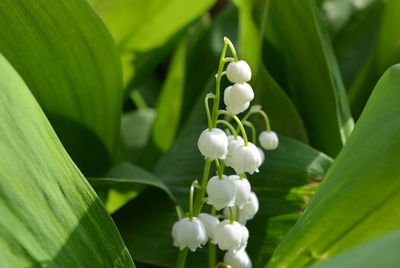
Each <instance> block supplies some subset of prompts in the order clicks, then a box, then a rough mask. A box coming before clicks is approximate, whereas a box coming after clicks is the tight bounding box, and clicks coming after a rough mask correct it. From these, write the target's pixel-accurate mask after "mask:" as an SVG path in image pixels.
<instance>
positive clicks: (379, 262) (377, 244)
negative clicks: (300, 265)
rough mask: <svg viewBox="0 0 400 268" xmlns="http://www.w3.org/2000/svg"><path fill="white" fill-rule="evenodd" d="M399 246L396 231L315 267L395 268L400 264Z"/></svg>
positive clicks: (399, 238)
mask: <svg viewBox="0 0 400 268" xmlns="http://www.w3.org/2000/svg"><path fill="white" fill-rule="evenodd" d="M399 244H400V231H394V232H391V233H389V234H386V235H384V236H382V237H379V238H378V239H375V240H373V241H371V242H368V243H364V244H362V245H361V246H358V247H354V248H351V249H349V250H347V251H345V252H343V253H342V254H339V255H337V256H335V257H333V258H332V259H329V260H328V261H326V262H322V263H321V264H319V265H316V266H313V267H315V268H337V267H352V268H376V267H379V268H395V267H398V266H399V263H400V255H399Z"/></svg>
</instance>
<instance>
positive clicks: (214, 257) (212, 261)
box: [208, 207, 217, 268]
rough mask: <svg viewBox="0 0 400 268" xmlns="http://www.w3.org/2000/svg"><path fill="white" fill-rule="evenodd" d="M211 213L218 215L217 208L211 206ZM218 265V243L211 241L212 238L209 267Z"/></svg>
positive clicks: (209, 245) (209, 244)
mask: <svg viewBox="0 0 400 268" xmlns="http://www.w3.org/2000/svg"><path fill="white" fill-rule="evenodd" d="M211 215H213V216H215V215H217V210H216V209H215V207H212V208H211ZM216 265H217V245H215V244H213V243H211V240H209V241H208V267H209V268H215V266H216Z"/></svg>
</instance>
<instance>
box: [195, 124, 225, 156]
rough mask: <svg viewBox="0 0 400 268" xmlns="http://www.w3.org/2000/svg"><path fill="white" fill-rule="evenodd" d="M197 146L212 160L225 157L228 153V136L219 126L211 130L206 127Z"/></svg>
mask: <svg viewBox="0 0 400 268" xmlns="http://www.w3.org/2000/svg"><path fill="white" fill-rule="evenodd" d="M197 146H198V147H199V150H200V152H201V154H202V155H203V156H204V157H206V158H209V159H210V160H215V159H216V158H220V159H225V157H226V155H227V154H228V138H227V137H226V134H225V132H223V131H222V130H221V129H219V128H213V129H212V130H211V131H210V130H208V129H205V130H204V131H203V132H202V133H201V135H200V137H199V140H198V142H197Z"/></svg>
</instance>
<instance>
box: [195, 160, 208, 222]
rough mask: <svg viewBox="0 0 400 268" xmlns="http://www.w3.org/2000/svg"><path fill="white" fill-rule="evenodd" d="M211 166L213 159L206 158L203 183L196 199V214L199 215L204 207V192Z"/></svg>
mask: <svg viewBox="0 0 400 268" xmlns="http://www.w3.org/2000/svg"><path fill="white" fill-rule="evenodd" d="M210 166H211V160H210V159H208V158H207V159H206V160H205V162H204V169H203V176H202V178H201V185H200V192H199V193H198V194H196V198H195V200H194V207H193V208H194V210H193V212H194V216H195V217H197V216H198V215H199V214H200V211H201V208H202V207H203V203H204V194H205V193H206V188H207V182H208V176H209V174H210Z"/></svg>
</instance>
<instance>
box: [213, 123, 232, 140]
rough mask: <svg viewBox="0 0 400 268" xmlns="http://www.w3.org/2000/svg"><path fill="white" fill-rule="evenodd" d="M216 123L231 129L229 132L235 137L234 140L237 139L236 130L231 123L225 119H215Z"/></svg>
mask: <svg viewBox="0 0 400 268" xmlns="http://www.w3.org/2000/svg"><path fill="white" fill-rule="evenodd" d="M218 124H223V125H225V126H227V127H228V128H229V130H230V131H231V133H232V134H233V136H234V137H235V140H236V139H237V132H236V130H235V128H234V127H233V126H232V125H231V123H229V122H228V121H226V120H222V119H221V120H217V125H218Z"/></svg>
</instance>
